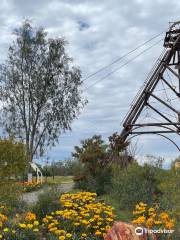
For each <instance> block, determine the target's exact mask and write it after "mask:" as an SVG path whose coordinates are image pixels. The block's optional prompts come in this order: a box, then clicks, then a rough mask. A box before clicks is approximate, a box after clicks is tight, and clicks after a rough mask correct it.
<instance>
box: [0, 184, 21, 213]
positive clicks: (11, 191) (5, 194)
mask: <svg viewBox="0 0 180 240" xmlns="http://www.w3.org/2000/svg"><path fill="white" fill-rule="evenodd" d="M0 205H3V206H8V210H9V212H10V213H11V215H12V214H13V213H14V212H17V211H18V212H23V211H24V209H26V203H25V202H23V201H22V192H21V190H20V188H19V187H18V186H17V185H16V184H15V183H14V182H10V181H8V182H1V185H0Z"/></svg>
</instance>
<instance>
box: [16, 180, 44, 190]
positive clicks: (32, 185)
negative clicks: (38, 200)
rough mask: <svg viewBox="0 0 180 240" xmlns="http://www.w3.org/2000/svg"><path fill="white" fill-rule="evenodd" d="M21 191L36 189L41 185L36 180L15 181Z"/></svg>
mask: <svg viewBox="0 0 180 240" xmlns="http://www.w3.org/2000/svg"><path fill="white" fill-rule="evenodd" d="M16 184H17V185H18V186H19V187H20V188H21V189H22V191H23V192H33V191H37V190H39V189H40V188H41V187H42V184H41V183H36V182H17V183H16Z"/></svg>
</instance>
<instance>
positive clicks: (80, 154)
mask: <svg viewBox="0 0 180 240" xmlns="http://www.w3.org/2000/svg"><path fill="white" fill-rule="evenodd" d="M107 147H108V146H107V145H105V144H104V141H103V140H102V139H101V136H96V135H95V136H93V137H92V138H89V139H86V140H83V141H81V147H78V146H75V152H74V153H73V156H74V157H75V158H76V159H78V160H79V162H80V164H82V167H83V168H82V169H80V170H81V172H80V173H79V174H78V175H77V176H76V177H75V180H76V187H77V188H82V189H84V190H87V191H96V192H97V193H98V194H102V193H104V192H105V190H106V188H107V187H108V186H109V184H110V177H111V168H110V165H109V164H108V161H109V158H108V155H107Z"/></svg>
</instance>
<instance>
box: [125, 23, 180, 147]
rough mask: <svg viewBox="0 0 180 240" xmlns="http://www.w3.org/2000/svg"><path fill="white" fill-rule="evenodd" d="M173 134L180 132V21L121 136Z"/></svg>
mask: <svg viewBox="0 0 180 240" xmlns="http://www.w3.org/2000/svg"><path fill="white" fill-rule="evenodd" d="M148 112H149V113H148ZM142 115H143V117H142ZM169 133H172V134H176V135H180V21H179V22H175V23H173V24H171V26H170V28H169V30H168V31H167V32H166V35H165V39H164V49H163V52H162V54H161V55H160V57H159V59H158V60H157V62H156V64H155V65H154V67H153V69H152V70H151V72H150V74H149V76H148V77H147V79H146V81H145V83H144V85H143V87H142V88H141V89H140V91H139V92H138V94H137V95H136V97H135V99H134V101H133V103H132V105H131V108H130V110H129V112H128V113H127V115H126V117H125V119H124V121H123V130H122V132H121V137H122V138H123V140H126V139H128V138H133V136H138V135H142V134H157V135H160V136H163V137H165V138H167V139H169V137H167V134H169ZM171 141H173V140H171ZM176 146H177V145H176ZM177 148H178V149H179V150H180V148H179V147H178V146H177Z"/></svg>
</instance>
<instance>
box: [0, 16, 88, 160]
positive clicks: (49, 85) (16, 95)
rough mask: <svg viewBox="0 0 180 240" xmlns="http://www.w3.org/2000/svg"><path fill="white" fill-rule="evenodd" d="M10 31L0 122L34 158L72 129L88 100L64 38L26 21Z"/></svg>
mask: <svg viewBox="0 0 180 240" xmlns="http://www.w3.org/2000/svg"><path fill="white" fill-rule="evenodd" d="M14 34H15V38H14V40H13V42H12V44H11V46H10V47H9V52H8V57H7V60H6V62H5V63H4V64H2V65H1V75H0V85H1V92H0V101H1V105H2V109H1V111H2V114H1V123H3V126H4V128H5V129H6V130H7V131H8V132H9V133H10V134H13V135H15V136H16V137H18V138H20V139H22V140H23V141H24V142H25V143H26V146H27V153H28V156H29V161H32V160H33V157H34V155H36V154H37V155H43V153H44V150H45V148H47V147H51V146H54V145H55V144H56V143H57V142H58V139H59V136H60V134H61V133H62V132H65V131H66V130H70V129H71V123H72V121H73V120H74V119H75V118H77V117H78V115H79V113H80V110H81V108H82V107H83V106H84V104H85V103H86V101H85V100H84V99H83V98H82V90H81V86H82V81H81V71H80V69H79V68H78V67H75V66H73V61H72V59H71V58H70V57H69V56H68V55H67V53H66V51H65V46H66V41H65V40H64V39H63V38H48V37H47V32H46V31H45V30H44V29H43V28H34V27H32V25H31V23H30V22H29V21H25V22H23V24H22V26H21V27H20V28H18V29H16V30H15V31H14Z"/></svg>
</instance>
